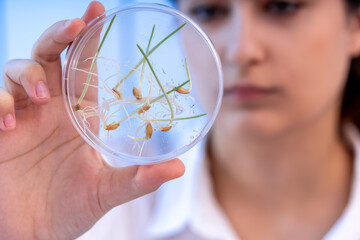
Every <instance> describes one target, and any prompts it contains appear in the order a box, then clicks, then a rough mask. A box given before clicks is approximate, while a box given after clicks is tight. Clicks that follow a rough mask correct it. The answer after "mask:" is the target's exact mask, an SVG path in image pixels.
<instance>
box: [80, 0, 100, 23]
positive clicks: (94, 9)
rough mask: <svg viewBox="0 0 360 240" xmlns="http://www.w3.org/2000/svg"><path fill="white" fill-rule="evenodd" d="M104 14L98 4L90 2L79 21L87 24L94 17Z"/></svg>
mask: <svg viewBox="0 0 360 240" xmlns="http://www.w3.org/2000/svg"><path fill="white" fill-rule="evenodd" d="M104 12H105V8H104V6H103V5H102V4H101V3H100V2H97V1H92V2H90V3H89V6H88V8H87V9H86V11H85V13H84V15H83V16H82V17H81V19H82V20H84V22H85V23H89V22H90V21H91V20H93V19H94V18H95V17H97V16H99V15H101V14H103V13H104Z"/></svg>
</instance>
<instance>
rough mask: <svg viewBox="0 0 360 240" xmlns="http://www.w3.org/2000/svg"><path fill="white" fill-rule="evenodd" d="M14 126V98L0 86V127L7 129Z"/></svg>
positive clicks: (11, 128)
mask: <svg viewBox="0 0 360 240" xmlns="http://www.w3.org/2000/svg"><path fill="white" fill-rule="evenodd" d="M15 126H16V119H15V114H14V98H13V97H12V96H11V94H10V93H8V92H7V91H6V90H4V89H2V88H0V129H1V130H3V131H9V130H13V129H14V128H15Z"/></svg>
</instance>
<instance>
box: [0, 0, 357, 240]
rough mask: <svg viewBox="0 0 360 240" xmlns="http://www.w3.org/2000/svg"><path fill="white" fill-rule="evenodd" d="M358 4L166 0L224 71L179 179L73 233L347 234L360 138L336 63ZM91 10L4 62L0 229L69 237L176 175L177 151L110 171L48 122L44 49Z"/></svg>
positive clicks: (50, 61)
mask: <svg viewBox="0 0 360 240" xmlns="http://www.w3.org/2000/svg"><path fill="white" fill-rule="evenodd" d="M359 5H360V1H351V0H299V1H297V0H291V1H290V0H289V1H261V0H259V1H254V0H226V1H220V0H179V1H178V6H179V9H180V10H182V11H183V12H185V13H186V14H188V15H190V17H193V18H194V19H195V20H196V21H197V22H198V23H199V24H200V25H201V26H202V28H203V29H204V30H205V32H207V33H208V35H209V36H210V38H211V39H212V40H213V42H214V44H215V46H216V48H217V51H218V53H219V55H220V57H221V60H222V63H223V67H224V74H225V94H224V99H223V106H222V109H221V111H220V113H219V116H218V118H217V121H216V123H215V125H214V128H213V130H212V133H211V137H209V139H208V140H209V141H208V144H207V146H201V145H199V146H198V148H197V149H194V150H192V152H189V153H187V155H186V154H185V156H183V157H182V159H183V160H184V161H185V162H186V164H189V165H190V164H194V166H189V167H188V171H187V173H186V175H185V176H184V179H182V180H176V181H173V182H171V183H169V184H167V185H166V186H164V187H163V188H162V189H161V190H160V191H159V192H157V193H156V194H153V195H148V196H146V197H144V198H140V199H138V200H137V201H133V202H132V203H130V204H125V205H122V206H120V207H118V208H116V209H114V210H113V211H111V212H110V213H109V214H108V215H107V216H105V217H104V218H103V219H102V220H101V221H99V223H98V224H97V225H96V226H95V227H94V228H93V229H92V230H90V231H89V232H88V233H86V234H85V235H84V236H83V239H111V238H113V239H238V238H241V239H321V238H325V239H359V238H360V232H359V228H358V224H357V223H358V222H359V221H360V212H359V211H360V210H359V209H360V207H359V205H360V200H359V201H356V199H357V198H359V196H360V193H359V192H360V180H359V179H360V177H359V176H360V175H359V174H360V170H358V169H359V165H360V164H359V163H358V162H359V161H360V160H359V154H358V152H359V151H360V150H359V149H360V147H359V143H360V138H359V136H358V132H357V129H356V128H355V127H351V125H349V124H348V123H353V124H354V125H358V124H357V123H358V122H357V121H358V118H357V115H356V112H354V110H352V108H353V107H355V105H354V104H355V103H356V100H357V90H359V88H358V87H357V84H356V81H357V80H358V79H357V78H356V77H355V75H353V73H354V74H355V72H354V70H355V69H352V70H351V71H350V70H349V69H350V63H351V59H353V58H355V57H357V56H358V55H359V53H360V15H359V13H358V12H359ZM102 12H103V8H102V7H101V5H100V4H99V3H97V2H92V3H91V4H90V6H89V8H88V10H87V11H86V13H85V15H84V16H83V18H82V20H79V19H75V20H72V21H68V22H67V23H66V24H64V23H63V22H62V23H57V24H55V25H54V26H52V27H51V28H50V29H49V30H48V31H47V32H45V33H44V35H43V36H42V37H40V40H39V41H38V43H37V44H36V45H35V47H34V50H33V60H17V61H12V62H10V63H9V64H8V65H7V67H6V68H5V82H6V83H7V91H6V92H5V90H2V94H1V108H0V113H1V114H0V116H2V118H3V120H4V125H2V126H1V128H2V129H3V130H5V131H3V132H1V134H0V145H1V146H2V148H1V149H0V159H1V162H2V164H0V172H1V176H2V177H1V178H0V179H1V182H0V192H1V194H0V196H1V198H0V216H2V218H1V220H0V237H1V238H5V239H31V238H37V239H43V238H44V239H49V238H64V239H67V238H74V237H77V236H79V235H81V234H82V233H84V232H85V231H86V230H87V229H88V228H90V227H91V226H92V225H93V224H94V223H95V222H96V221H97V220H98V219H99V218H100V217H101V216H102V215H103V214H104V213H105V212H107V211H109V210H110V209H111V208H113V207H114V206H116V205H118V204H121V203H124V202H125V201H129V200H130V199H133V198H135V197H137V196H140V195H143V194H145V193H148V192H150V191H152V190H154V189H156V188H157V187H158V186H159V185H160V184H161V183H163V182H165V181H167V180H170V179H173V178H176V177H179V176H180V175H182V173H183V170H184V168H183V165H182V164H181V162H179V161H178V160H173V161H170V162H168V163H165V164H161V165H155V166H151V167H139V168H135V167H133V168H128V169H121V170H114V169H111V168H109V167H108V166H106V165H104V164H103V163H102V160H101V157H100V156H99V155H98V154H97V153H94V152H93V150H91V148H90V147H88V146H87V145H86V144H84V142H83V141H82V140H81V139H80V138H79V137H78V136H77V135H76V134H75V133H74V132H73V131H71V129H72V128H71V124H70V122H67V121H65V122H64V120H63V119H61V113H63V110H62V105H61V104H62V102H61V100H60V96H59V92H60V90H59V85H60V63H59V56H58V55H59V53H60V52H61V51H62V50H63V49H64V48H65V47H66V46H67V45H68V44H69V43H70V42H71V41H72V40H73V39H74V38H75V36H76V35H77V34H78V33H79V31H80V30H81V29H82V27H83V26H84V24H85V23H86V22H88V21H89V20H90V19H92V18H93V17H94V16H97V15H99V14H101V13H102ZM329 18H330V19H329ZM189 50H190V51H189V52H191V49H189ZM353 67H354V66H353ZM349 71H350V72H351V73H352V74H351V75H350V78H349V80H347V76H348V73H349ZM350 79H351V80H350ZM19 84H21V85H22V86H21V87H20V85H19ZM353 84H355V85H353ZM46 86H49V89H50V93H49V91H48V90H47V87H46ZM345 86H347V87H346V89H347V90H346V91H345V90H344V89H345ZM23 89H25V91H24V90H23ZM344 93H345V94H344ZM50 95H51V100H50ZM28 97H29V98H30V99H31V100H32V102H33V103H35V104H33V103H31V102H30V101H29V98H28ZM343 97H344V99H345V101H342V98H343ZM6 101H7V102H6ZM13 101H14V102H15V106H16V109H17V110H16V121H17V126H16V128H15V118H14V114H13V113H14V110H13ZM342 103H343V106H342ZM42 104H43V105H42ZM59 109H60V111H59ZM355 110H356V109H355ZM9 113H10V115H9ZM60 120H61V121H60ZM359 125H360V124H359ZM29 130H30V132H29ZM31 131H37V135H33V136H31ZM30 137H31V138H30ZM30 139H31V141H30ZM10 146H15V147H10ZM194 153H196V154H194ZM204 153H205V154H204ZM197 154H198V155H197ZM191 158H196V159H194V160H196V161H192V159H191ZM203 159H204V160H203ZM198 163H199V164H200V165H199V166H198V165H197V164H198ZM80 190H81V191H80ZM176 194H177V195H176ZM182 194H184V195H182ZM24 216H25V217H24ZM19 226H21V227H20V228H19Z"/></svg>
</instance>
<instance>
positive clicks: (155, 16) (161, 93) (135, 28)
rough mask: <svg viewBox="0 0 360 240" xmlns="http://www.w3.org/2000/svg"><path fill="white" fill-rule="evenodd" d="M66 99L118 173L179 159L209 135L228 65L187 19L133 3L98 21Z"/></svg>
mask: <svg viewBox="0 0 360 240" xmlns="http://www.w3.org/2000/svg"><path fill="white" fill-rule="evenodd" d="M62 79H63V81H62V87H63V97H64V101H65V105H66V109H67V112H68V115H69V117H70V119H71V121H72V122H73V124H74V126H75V128H76V130H77V131H78V132H79V134H80V135H81V136H82V137H83V138H84V139H85V140H86V141H87V143H89V144H90V145H91V146H92V147H93V148H95V149H96V150H97V151H98V152H100V153H101V154H102V156H103V157H104V159H105V161H106V162H107V163H108V164H110V165H111V166H114V167H121V166H124V165H144V164H153V163H157V162H162V161H166V160H169V159H173V158H175V157H178V156H179V155H181V154H183V153H185V152H186V151H188V150H189V149H191V148H192V147H193V146H194V145H195V144H197V143H198V142H199V141H200V140H201V139H202V138H204V136H205V135H206V134H207V133H208V132H209V130H210V128H211V126H212V125H213V123H214V120H215V118H216V115H217V113H218V111H219V108H220V104H221V99H222V94H223V76H222V71H221V64H220V60H219V57H218V55H217V53H216V51H215V48H214V46H213V44H212V43H211V41H210V40H209V38H208V37H207V36H206V35H205V33H204V32H203V31H202V30H201V29H200V28H199V27H198V26H197V25H196V24H195V23H194V22H193V21H192V20H191V19H189V18H188V17H186V16H185V15H184V14H182V13H181V12H179V11H177V10H176V9H173V8H171V7H168V6H164V5H160V4H132V5H126V6H123V7H121V8H116V9H112V10H110V11H107V12H105V13H104V14H103V15H101V16H99V17H97V18H96V19H94V20H93V21H92V22H90V23H89V24H88V25H87V26H86V27H85V29H84V30H83V31H82V32H81V33H80V35H79V36H78V37H77V38H76V39H75V40H74V42H73V43H72V44H71V46H70V47H69V49H68V53H67V55H66V58H65V62H64V68H63V78H62Z"/></svg>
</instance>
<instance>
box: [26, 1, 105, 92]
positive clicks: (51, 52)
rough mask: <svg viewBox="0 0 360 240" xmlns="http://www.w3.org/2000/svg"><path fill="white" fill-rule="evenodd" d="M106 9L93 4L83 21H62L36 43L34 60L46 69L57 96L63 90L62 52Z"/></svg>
mask: <svg viewBox="0 0 360 240" xmlns="http://www.w3.org/2000/svg"><path fill="white" fill-rule="evenodd" d="M103 12H104V7H103V6H102V4H101V3H99V2H91V3H90V4H89V6H88V9H87V10H86V12H85V14H84V17H83V19H80V18H75V19H72V20H65V21H60V22H57V23H55V24H54V25H52V26H51V27H50V28H48V29H47V30H46V31H45V32H44V33H43V34H42V35H41V36H40V38H39V39H38V41H37V42H36V43H35V45H34V47H33V51H32V58H33V59H34V60H35V61H37V62H39V63H40V64H41V66H42V67H43V68H44V70H45V73H46V77H47V79H48V85H49V88H50V90H51V91H54V93H55V94H60V89H61V81H60V79H61V61H60V54H61V52H62V51H63V50H64V49H65V48H66V47H67V46H68V45H69V44H70V43H71V42H72V41H74V39H75V38H76V37H77V36H78V35H79V33H80V32H81V30H82V29H83V28H84V27H85V25H86V23H87V22H88V21H90V20H92V19H94V18H95V17H97V16H98V15H100V14H101V13H103Z"/></svg>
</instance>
